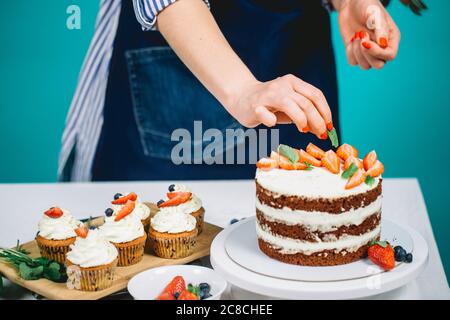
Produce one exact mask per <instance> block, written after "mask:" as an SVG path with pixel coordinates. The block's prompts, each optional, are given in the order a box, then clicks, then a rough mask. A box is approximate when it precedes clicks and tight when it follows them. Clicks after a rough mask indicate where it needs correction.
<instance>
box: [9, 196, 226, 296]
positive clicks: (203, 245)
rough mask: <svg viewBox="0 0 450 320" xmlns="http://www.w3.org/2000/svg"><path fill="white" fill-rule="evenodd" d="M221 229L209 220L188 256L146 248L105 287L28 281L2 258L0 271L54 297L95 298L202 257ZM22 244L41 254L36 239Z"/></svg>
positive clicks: (98, 221) (13, 280)
mask: <svg viewBox="0 0 450 320" xmlns="http://www.w3.org/2000/svg"><path fill="white" fill-rule="evenodd" d="M149 206H150V207H151V208H152V215H153V214H154V205H149ZM102 220H103V219H99V220H97V221H94V224H101V222H102ZM221 230H222V228H220V227H218V226H215V225H213V224H209V223H206V222H205V224H204V227H203V232H202V233H201V234H200V235H199V236H198V238H197V244H196V249H195V252H194V253H193V254H192V255H190V256H189V257H186V258H182V259H163V258H159V257H157V256H155V255H153V254H152V253H151V252H149V250H148V249H146V252H145V254H144V257H143V259H142V261H141V262H139V263H138V264H135V265H133V266H129V267H117V268H116V272H115V277H114V278H115V279H114V282H113V285H112V286H111V287H109V288H107V289H105V290H101V291H95V292H87V291H79V290H70V289H68V288H67V287H66V284H65V283H55V282H52V281H50V280H47V279H39V280H31V281H26V280H23V279H22V278H20V277H19V275H18V273H17V271H16V269H15V268H14V267H12V266H11V265H9V264H7V263H5V262H0V275H3V276H4V277H5V278H8V279H9V280H10V281H11V282H14V283H16V284H18V285H20V286H22V287H24V288H27V289H28V290H30V291H33V292H36V293H37V294H40V295H42V296H44V297H46V298H48V299H52V300H96V299H100V298H103V297H106V296H109V295H110V294H113V293H115V292H118V291H121V290H123V289H125V288H126V287H127V285H128V281H129V280H130V279H131V278H132V277H133V276H135V275H136V274H138V273H140V272H142V271H144V270H147V269H151V268H155V267H160V266H168V265H179V264H186V263H189V262H192V261H194V260H197V259H200V258H203V257H205V256H208V255H209V249H210V247H211V243H212V241H213V239H214V237H215V236H216V235H217V234H218V233H219V232H220V231H221ZM23 248H24V249H25V250H27V251H28V252H30V256H31V257H33V258H35V257H39V256H40V254H39V248H38V246H37V244H36V241H34V240H33V241H30V242H27V243H25V244H23Z"/></svg>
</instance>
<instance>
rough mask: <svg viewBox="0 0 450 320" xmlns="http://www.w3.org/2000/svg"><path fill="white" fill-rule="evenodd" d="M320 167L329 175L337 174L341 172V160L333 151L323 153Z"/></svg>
mask: <svg viewBox="0 0 450 320" xmlns="http://www.w3.org/2000/svg"><path fill="white" fill-rule="evenodd" d="M322 165H323V166H324V167H325V168H327V169H328V170H329V171H330V172H331V173H334V174H338V173H339V172H341V160H339V157H338V156H337V155H336V153H335V152H334V151H333V150H328V151H327V152H325V154H324V156H323V158H322Z"/></svg>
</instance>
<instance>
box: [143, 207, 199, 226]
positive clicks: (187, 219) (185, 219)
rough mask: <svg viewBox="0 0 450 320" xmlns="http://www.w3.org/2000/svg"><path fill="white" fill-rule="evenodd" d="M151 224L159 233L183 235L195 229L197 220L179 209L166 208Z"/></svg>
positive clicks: (162, 209)
mask: <svg viewBox="0 0 450 320" xmlns="http://www.w3.org/2000/svg"><path fill="white" fill-rule="evenodd" d="M150 224H151V226H152V228H153V229H155V230H156V231H158V232H167V233H181V232H186V231H192V230H194V229H195V226H196V224H197V220H195V218H194V217H193V216H191V215H190V214H186V213H184V212H183V211H181V210H180V208H179V206H177V207H166V208H161V210H160V211H159V212H158V213H157V214H156V215H155V216H154V217H153V218H152V219H151V221H150Z"/></svg>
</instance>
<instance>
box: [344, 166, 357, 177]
mask: <svg viewBox="0 0 450 320" xmlns="http://www.w3.org/2000/svg"><path fill="white" fill-rule="evenodd" d="M356 171H358V166H357V165H356V164H354V163H352V164H351V165H350V167H348V169H347V170H345V171H344V172H342V175H341V177H342V178H343V179H350V178H351V177H352V176H353V175H354V174H355V172H356Z"/></svg>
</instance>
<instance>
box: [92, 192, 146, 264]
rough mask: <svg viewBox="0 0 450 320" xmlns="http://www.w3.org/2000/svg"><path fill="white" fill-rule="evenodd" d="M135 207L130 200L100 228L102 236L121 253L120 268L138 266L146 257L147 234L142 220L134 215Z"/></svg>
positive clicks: (107, 218)
mask: <svg viewBox="0 0 450 320" xmlns="http://www.w3.org/2000/svg"><path fill="white" fill-rule="evenodd" d="M135 205H136V204H135V202H134V201H131V200H128V202H127V203H126V204H125V205H124V206H123V207H121V208H116V210H117V211H116V212H114V214H112V215H111V216H109V217H108V216H107V217H106V218H105V223H104V224H103V225H102V226H100V227H99V232H100V234H101V235H102V236H103V237H104V238H105V239H107V240H108V241H110V242H111V243H112V244H113V245H114V246H115V247H116V248H117V250H118V251H119V261H118V266H119V267H124V266H130V265H133V264H136V263H138V262H139V261H141V260H142V257H143V255H144V247H145V240H146V239H147V234H146V232H145V231H144V226H143V225H142V223H141V220H140V219H139V218H138V217H137V216H136V215H133V214H132V212H133V210H134V208H135Z"/></svg>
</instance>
